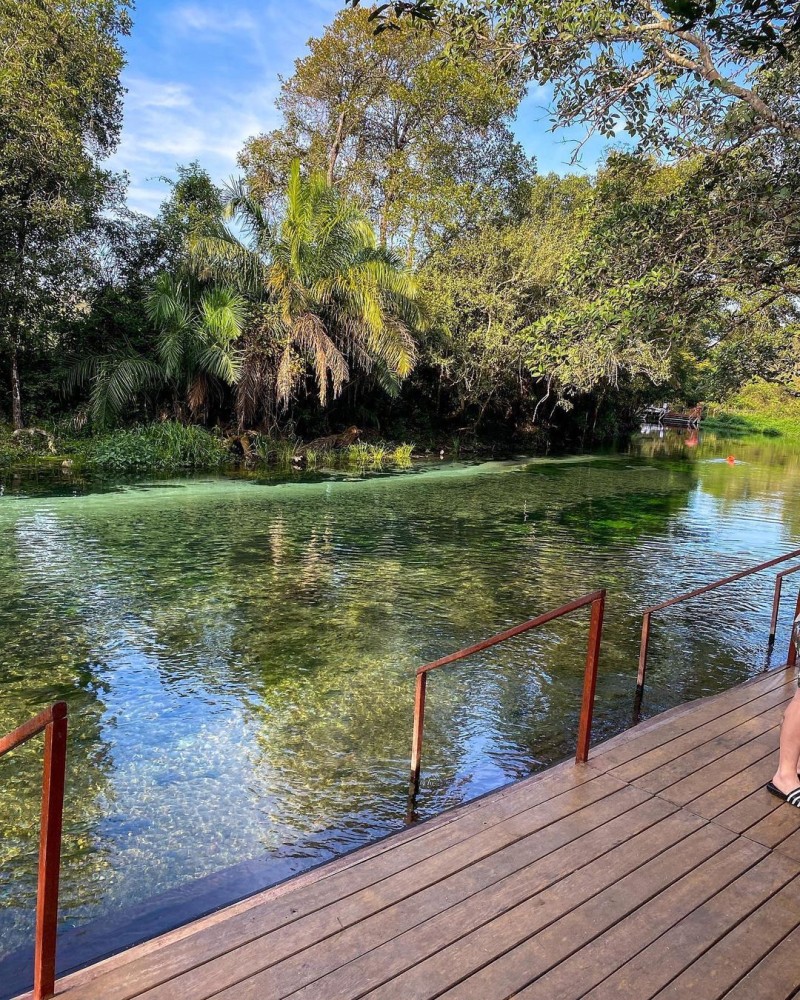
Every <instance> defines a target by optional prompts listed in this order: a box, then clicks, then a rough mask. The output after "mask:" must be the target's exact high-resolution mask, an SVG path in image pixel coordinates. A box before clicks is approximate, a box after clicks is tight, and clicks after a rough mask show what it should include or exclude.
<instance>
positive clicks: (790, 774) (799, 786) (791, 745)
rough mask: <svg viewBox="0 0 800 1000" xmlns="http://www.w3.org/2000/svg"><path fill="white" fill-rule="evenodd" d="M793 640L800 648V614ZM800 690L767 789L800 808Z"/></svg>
mask: <svg viewBox="0 0 800 1000" xmlns="http://www.w3.org/2000/svg"><path fill="white" fill-rule="evenodd" d="M792 642H794V645H795V649H800V615H798V616H797V618H796V619H795V621H794V627H793V629H792ZM798 770H800V690H798V691H795V695H794V698H792V700H791V702H790V703H789V707H788V708H787V709H786V711H785V713H784V715H783V723H782V724H781V741H780V752H779V754H778V770H777V771H776V772H775V774H774V775H773V777H772V781H769V782H767V791H768V792H771V793H772V794H773V795H777V797H778V798H779V799H782V800H783V801H784V802H788V803H789V805H790V806H796V807H797V808H798V809H800V776H798Z"/></svg>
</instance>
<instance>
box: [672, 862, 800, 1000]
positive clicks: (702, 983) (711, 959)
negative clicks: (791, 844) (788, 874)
mask: <svg viewBox="0 0 800 1000" xmlns="http://www.w3.org/2000/svg"><path fill="white" fill-rule="evenodd" d="M798 898H800V880H799V879H794V880H793V881H791V882H790V883H789V884H788V885H787V886H785V887H784V888H783V889H781V891H780V892H777V893H776V894H775V895H774V896H773V897H772V898H771V899H768V900H767V901H766V902H765V903H764V904H763V906H760V907H759V908H758V909H757V910H755V911H754V912H753V913H752V914H751V915H750V916H749V917H748V918H747V919H746V920H744V921H742V923H740V924H738V925H736V926H735V927H733V929H732V930H731V931H730V932H729V933H728V934H727V935H726V936H725V937H724V938H723V939H722V940H721V941H720V942H719V943H718V944H717V945H716V946H715V947H714V948H711V949H710V950H708V951H706V952H705V954H703V955H701V956H700V957H699V958H698V959H697V960H696V961H695V962H694V963H693V964H692V965H690V966H689V968H688V969H686V970H685V971H684V972H683V973H681V975H680V976H678V977H677V979H673V981H672V982H671V983H670V984H669V985H668V986H666V987H665V988H664V989H663V990H661V992H660V993H658V994H657V995H656V1000H685V998H686V997H691V998H692V1000H720V998H721V997H723V996H725V994H726V993H727V992H728V990H731V989H733V987H734V986H735V985H736V984H737V983H738V982H739V980H740V979H742V978H743V977H744V976H746V975H747V973H748V972H749V971H750V970H751V969H752V968H753V967H754V966H755V965H757V964H758V963H759V962H760V961H761V959H762V958H763V957H764V956H765V955H766V954H768V953H769V952H770V951H771V950H772V948H774V947H775V946H776V945H777V944H779V943H780V941H782V940H783V938H784V937H786V935H787V934H788V933H789V932H790V931H792V930H794V929H795V928H796V927H797V926H798V924H800V913H798V906H797V900H798Z"/></svg>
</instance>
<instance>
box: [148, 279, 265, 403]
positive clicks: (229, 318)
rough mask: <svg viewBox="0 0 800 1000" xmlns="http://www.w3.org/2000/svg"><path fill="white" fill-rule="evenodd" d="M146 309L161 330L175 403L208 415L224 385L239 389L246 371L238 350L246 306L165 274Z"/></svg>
mask: <svg viewBox="0 0 800 1000" xmlns="http://www.w3.org/2000/svg"><path fill="white" fill-rule="evenodd" d="M145 309H146V311H147V315H148V317H149V318H150V320H151V321H152V322H153V323H154V324H155V326H156V327H157V328H158V330H159V337H158V344H157V347H158V356H159V360H160V362H161V368H162V370H163V372H164V376H165V378H166V380H167V381H168V382H169V383H170V384H171V385H172V386H173V389H174V393H175V398H176V400H177V399H185V400H186V402H187V404H188V406H189V410H190V411H191V413H192V415H193V416H196V415H197V414H199V413H201V412H203V411H205V410H206V409H207V407H208V403H209V400H210V396H211V394H212V392H213V390H214V389H215V388H218V387H219V386H220V385H228V386H232V385H235V384H236V382H237V381H238V379H239V375H240V371H241V354H240V352H239V350H238V349H237V347H236V341H237V340H238V339H239V337H240V335H241V333H242V329H243V327H244V320H245V312H246V302H245V300H244V298H243V297H242V296H241V295H240V294H239V293H238V292H235V291H233V290H232V289H230V288H226V287H224V286H211V287H209V288H203V289H198V288H196V287H194V282H192V281H190V280H188V279H182V278H175V277H173V276H172V275H169V274H162V275H159V277H158V278H157V279H156V283H155V287H154V288H153V291H152V292H151V294H150V295H149V296H148V299H147V302H146V303H145Z"/></svg>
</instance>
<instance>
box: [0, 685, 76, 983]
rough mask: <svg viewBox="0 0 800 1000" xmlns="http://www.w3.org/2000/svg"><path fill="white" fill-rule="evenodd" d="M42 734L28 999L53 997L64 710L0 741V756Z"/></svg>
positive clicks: (62, 706) (54, 709)
mask: <svg viewBox="0 0 800 1000" xmlns="http://www.w3.org/2000/svg"><path fill="white" fill-rule="evenodd" d="M41 732H44V777H43V782H42V820H41V830H40V833H39V879H38V887H37V891H36V939H35V943H34V950H33V1000H45V998H46V997H51V996H53V994H54V993H55V985H56V925H57V922H58V880H59V874H60V869H61V827H62V818H63V812H64V781H65V778H66V765H67V706H66V703H65V702H63V701H58V702H56V703H55V704H54V705H52V706H51V707H50V708H48V709H45V711H44V712H40V714H39V715H37V716H36V717H35V718H33V719H30V720H29V721H28V722H25V723H23V724H22V725H21V726H20V727H19V728H18V729H15V730H14V731H13V732H11V733H9V734H8V735H7V736H2V737H0V757H2V756H3V755H4V754H7V753H9V752H10V751H11V750H14V749H15V748H16V747H18V746H21V745H22V744H23V743H27V742H28V740H29V739H31V738H32V737H34V736H36V735H37V734H38V733H41Z"/></svg>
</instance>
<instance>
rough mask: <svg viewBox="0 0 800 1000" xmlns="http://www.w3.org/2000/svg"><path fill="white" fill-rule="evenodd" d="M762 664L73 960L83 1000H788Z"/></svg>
mask: <svg viewBox="0 0 800 1000" xmlns="http://www.w3.org/2000/svg"><path fill="white" fill-rule="evenodd" d="M794 691H795V671H794V670H792V669H787V668H781V669H779V670H773V671H771V672H769V673H765V674H761V675H759V676H758V677H756V678H754V679H753V680H751V681H749V682H747V683H746V684H743V685H740V686H739V687H736V688H733V689H731V690H730V691H727V692H725V693H724V694H720V695H716V696H714V697H711V698H707V699H704V700H702V701H697V702H693V703H691V704H689V705H683V706H681V707H679V708H677V709H673V710H672V711H670V712H667V713H665V714H663V715H660V716H658V717H656V718H655V719H652V720H650V721H649V722H647V723H644V724H642V725H641V726H638V727H637V728H636V729H634V730H629V731H628V732H626V733H623V734H621V735H620V736H618V737H616V738H615V739H612V740H610V741H608V742H607V743H604V744H602V745H601V746H599V747H597V748H596V749H595V750H594V751H593V753H592V756H591V758H590V761H589V763H588V764H585V765H575V764H573V763H571V762H569V763H564V764H560V765H559V766H557V767H554V768H552V769H550V770H548V771H546V772H544V773H542V774H540V775H537V776H536V777H533V778H530V779H528V780H525V781H521V782H518V783H516V784H514V785H511V786H509V787H507V788H504V789H502V790H500V791H498V792H495V793H493V794H491V795H489V796H486V797H485V798H483V799H480V800H478V801H476V802H473V803H471V804H469V805H466V806H464V807H462V808H460V809H457V810H453V811H452V812H449V813H446V814H444V815H442V816H440V817H438V818H437V819H435V820H432V821H430V822H427V823H424V824H421V825H419V826H417V827H414V828H410V829H408V830H406V831H404V832H402V833H400V834H398V835H396V836H393V837H390V838H388V839H386V840H383V841H381V842H380V843H378V844H375V845H373V846H371V847H368V848H365V849H363V850H360V851H358V852H357V853H355V854H352V855H349V856H347V857H345V858H342V859H340V860H339V861H336V862H333V863H331V864H328V865H326V866H324V867H322V868H320V869H317V870H316V871H314V872H311V873H308V874H306V875H304V876H299V877H298V878H295V879H293V880H291V881H290V882H288V883H286V884H285V885H282V886H280V887H278V888H276V889H273V890H271V891H267V892H264V893H260V894H259V895H257V896H254V897H252V898H250V899H248V900H245V901H243V902H241V903H238V904H236V905H233V906H230V907H228V908H226V909H223V910H221V911H219V912H217V913H215V914H213V915H211V916H209V917H206V918H204V919H202V920H199V921H197V922H195V923H193V924H190V925H188V926H186V927H183V928H180V929H178V930H175V931H172V932H171V933H169V934H165V935H163V936H162V937H159V938H156V939H154V940H152V941H149V942H147V943H146V944H143V945H140V946H138V947H135V948H132V949H130V950H129V951H127V952H124V953H122V954H120V955H117V956H115V957H113V958H111V959H108V960H106V961H104V962H101V963H99V964H97V965H95V966H92V967H90V968H88V969H85V970H83V971H81V972H78V973H75V974H73V975H71V976H69V977H67V978H65V979H63V980H61V982H60V984H59V992H58V996H59V997H64V998H69V1000H132V998H141V1000H145V998H146V1000H183V998H186V1000H189V998H191V1000H203V998H208V997H215V998H218V1000H271V998H275V1000H277V998H283V997H291V998H292V1000H354V998H356V997H369V998H370V1000H390V998H392V1000H423V998H433V997H447V998H448V1000H456V998H459V1000H467V998H469V1000H501V998H506V997H512V996H513V997H525V998H526V1000H534V998H541V1000H572V998H576V1000H577V998H578V997H591V998H592V1000H610V998H612V997H614V998H624V1000H645V998H649V997H658V1000H683V998H686V997H691V998H692V1000H712V998H720V997H727V998H730V1000H781V998H784V997H785V998H788V997H790V996H794V995H795V993H797V991H798V989H799V988H800V810H796V809H792V808H791V807H789V806H787V805H783V804H781V803H779V802H778V800H777V799H775V798H773V797H772V796H770V795H769V794H768V793H767V792H766V791H765V790H764V788H763V785H764V783H765V782H766V781H767V780H768V779H769V778H770V777H771V775H772V773H773V770H774V766H775V761H776V748H777V743H778V727H779V725H780V721H781V716H782V713H783V708H784V706H785V704H786V702H788V701H789V699H790V698H791V697H792V695H793V693H794Z"/></svg>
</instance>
